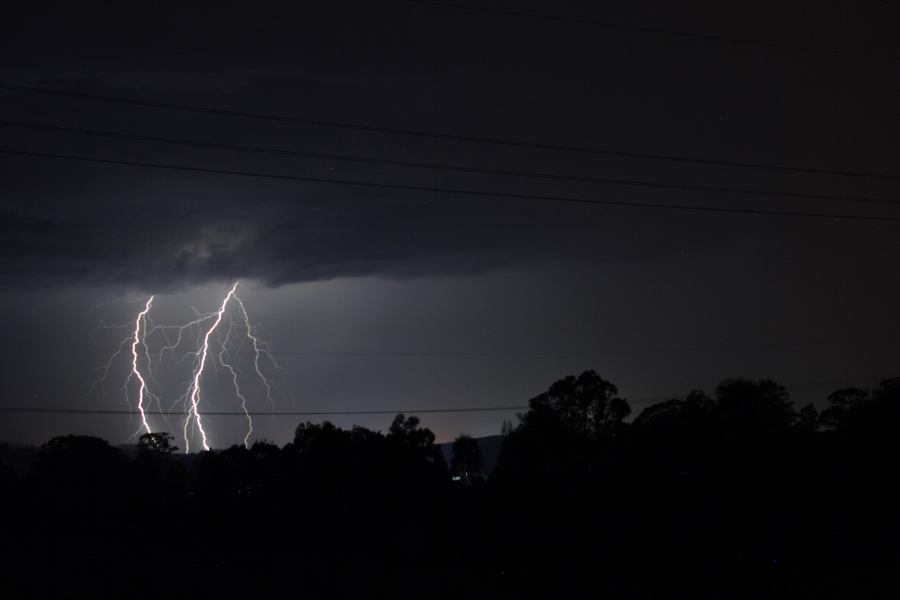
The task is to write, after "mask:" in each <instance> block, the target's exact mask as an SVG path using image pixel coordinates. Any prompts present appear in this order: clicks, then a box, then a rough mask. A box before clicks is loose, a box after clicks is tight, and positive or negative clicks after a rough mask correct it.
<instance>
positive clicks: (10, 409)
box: [0, 405, 528, 417]
mask: <svg viewBox="0 0 900 600" xmlns="http://www.w3.org/2000/svg"><path fill="white" fill-rule="evenodd" d="M525 409H528V406H527V405H512V406H470V407H466V408H419V409H415V410H409V409H407V410H403V409H398V410H325V411H310V410H302V411H268V412H266V411H250V412H247V413H245V412H243V411H204V412H203V413H202V414H203V416H204V417H207V416H215V417H246V416H247V415H248V414H249V415H250V416H251V417H267V416H276V417H298V416H327V415H396V414H399V413H403V414H409V415H415V414H426V413H467V412H501V411H508V410H525ZM0 413H20V414H61V415H134V414H137V413H135V411H133V410H126V409H104V408H62V407H29V406H0ZM144 414H147V415H153V416H167V417H177V416H188V415H190V414H193V413H189V412H186V411H173V412H164V411H160V410H145V411H144Z"/></svg>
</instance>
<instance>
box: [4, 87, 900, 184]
mask: <svg viewBox="0 0 900 600" xmlns="http://www.w3.org/2000/svg"><path fill="white" fill-rule="evenodd" d="M0 89H5V90H10V91H17V92H25V93H32V94H43V95H49V96H62V97H68V98H78V99H81V100H90V101H97V102H107V103H114V104H126V105H131V106H140V107H143V108H156V109H164V110H176V111H183V112H191V113H199V114H205V115H215V116H225V117H238V118H243V119H255V120H261V121H273V122H278V123H292V124H295V125H312V126H316V127H328V128H336V129H346V130H351V131H361V132H366V133H385V134H391V135H406V136H413V137H420V138H430V139H438V140H444V141H453V142H470V143H478V144H488V145H494V146H508V147H517V148H528V149H532V150H552V151H556V152H572V153H578V154H589V155H595V156H615V157H620V158H631V159H640V160H658V161H665V162H674V163H683V164H701V165H712V166H720V167H735V168H744V169H759V170H767V171H781V172H790V173H804V174H811V175H830V176H840V177H859V178H865V179H881V180H888V181H900V175H897V174H891V173H878V172H869V171H848V170H836V169H819V168H812V167H797V166H790V165H777V164H772V163H757V162H742V161H731V160H717V159H708V158H695V157H688V156H677V155H671V154H654V153H647V152H629V151H626V150H616V149H611V148H594V147H588V146H571V145H563V144H546V143H541V142H528V141H524V140H514V139H506V138H496V137H486V136H474V135H459V134H452V133H442V132H435V131H424V130H419V129H403V128H398V127H381V126H376V125H365V124H360V123H347V122H340V121H328V120H322V119H307V118H303V117H293V116H286V115H274V114H267V113H258V112H248V111H239V110H229V109H224V108H212V107H203V106H196V105H189V104H177V103H170V102H153V101H148V100H136V99H132V98H122V97H118V96H105V95H99V94H89V93H85V92H75V91H70V90H59V89H50V88H43V87H35V86H25V85H17V84H12V83H3V82H0Z"/></svg>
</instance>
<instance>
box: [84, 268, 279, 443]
mask: <svg viewBox="0 0 900 600" xmlns="http://www.w3.org/2000/svg"><path fill="white" fill-rule="evenodd" d="M239 283H240V282H238V281H235V282H234V283H233V284H232V285H231V287H230V288H229V289H228V293H227V294H226V295H225V297H224V298H223V299H222V302H221V304H220V305H219V308H218V310H215V311H213V312H209V313H202V312H200V311H198V310H197V309H193V313H194V317H195V318H194V320H192V321H190V322H188V323H186V324H184V325H160V324H156V323H154V321H153V319H152V318H151V317H150V312H151V309H152V308H153V302H154V299H155V297H154V296H150V297H149V298H147V299H146V301H138V302H143V309H142V310H141V311H140V312H139V313H138V314H137V316H136V317H135V318H134V320H133V321H129V322H126V323H124V324H122V325H106V324H101V326H100V327H99V328H97V330H96V331H106V330H119V329H122V330H124V329H129V330H130V331H129V335H128V336H127V337H125V338H124V339H120V341H119V343H118V345H117V347H116V351H115V352H114V353H113V355H112V356H111V357H110V358H109V360H108V361H107V363H106V364H105V365H104V366H102V367H99V368H97V369H95V370H94V373H98V375H97V376H96V378H95V379H94V381H93V382H92V384H91V389H90V390H89V392H90V391H92V390H93V389H94V388H95V387H96V386H97V385H99V384H101V383H104V382H105V381H106V380H107V377H108V375H109V374H110V370H111V368H112V367H113V364H114V363H115V361H116V359H117V357H119V356H120V355H121V356H123V358H124V355H125V354H126V353H127V352H128V350H127V349H130V352H131V358H130V361H129V363H130V364H129V371H128V376H127V378H126V379H125V382H124V383H123V384H122V386H121V388H120V389H121V391H122V392H124V394H125V400H126V401H127V402H129V403H130V398H129V390H131V389H133V384H132V381H133V380H134V381H135V382H136V383H137V388H138V389H137V413H138V414H139V416H140V426H139V428H138V430H137V431H136V432H135V433H134V434H133V435H132V437H136V436H137V435H138V434H140V433H144V432H146V433H152V428H151V425H150V422H149V418H148V417H149V415H150V412H151V411H150V409H151V408H152V407H153V406H154V404H155V406H156V407H157V408H158V411H159V414H160V415H162V418H163V421H165V423H166V425H167V426H169V427H171V425H170V424H169V419H168V418H167V412H171V411H172V410H173V409H174V408H175V407H176V406H177V405H178V404H179V403H180V404H181V405H182V406H183V407H184V411H185V413H186V417H185V419H184V423H183V429H184V449H185V452H186V453H189V452H190V442H191V438H192V437H193V438H194V440H195V441H196V436H197V435H198V434H199V437H200V439H201V441H202V447H203V450H209V449H210V446H209V436H208V435H207V431H206V428H205V427H204V423H203V415H202V413H201V411H200V403H201V400H202V399H203V397H204V394H203V388H202V385H203V377H204V375H206V376H207V377H208V376H209V373H208V372H207V371H208V363H210V362H211V363H212V364H213V367H215V371H216V373H218V371H219V365H221V366H222V368H223V369H225V370H227V371H228V373H229V375H230V376H231V384H232V386H233V387H234V393H235V395H236V396H237V399H238V400H239V401H240V405H241V410H243V413H244V416H245V418H246V423H247V428H246V433H245V435H244V438H243V443H244V446H245V447H249V444H250V438H251V436H252V435H253V431H254V428H253V425H254V424H253V419H252V418H251V414H250V410H249V405H250V402H249V400H248V398H247V396H246V395H245V390H244V389H242V388H241V384H242V381H241V380H242V379H243V377H244V374H243V373H241V372H240V368H239V367H240V362H241V360H240V356H239V355H240V354H241V349H242V348H243V345H244V343H246V342H248V341H249V344H250V346H251V347H252V352H253V359H252V365H253V372H254V373H255V375H256V377H257V378H258V379H259V381H260V383H261V387H262V388H264V391H265V395H266V399H267V400H268V401H269V403H270V404H271V406H272V407H273V408H274V406H275V402H274V400H273V394H274V388H273V384H272V382H271V381H270V380H269V379H268V378H267V377H266V375H265V373H264V370H263V365H262V362H263V360H262V359H263V357H265V358H266V359H267V362H268V364H269V367H266V368H267V369H268V368H272V369H275V370H276V371H278V372H279V373H281V374H282V375H284V374H285V371H284V370H283V369H282V368H281V366H280V365H279V364H278V363H277V362H276V360H275V357H274V356H273V355H272V353H271V351H270V349H269V347H268V345H266V344H265V342H263V341H262V340H261V339H260V338H259V337H258V335H257V333H256V329H255V327H254V325H253V324H252V323H251V321H250V316H249V314H248V312H247V308H246V306H245V305H244V302H243V300H241V298H240V297H239V296H238V295H237V288H238V284H239ZM232 299H234V302H232ZM111 302H112V301H111ZM115 302H120V301H115ZM136 303H137V302H136ZM230 304H237V309H230ZM102 306H105V304H100V305H98V307H97V308H99V307H102ZM92 310H93V309H92ZM233 310H237V311H238V312H239V314H240V319H239V320H238V318H236V316H235V317H232V314H233ZM226 319H227V321H228V322H227V329H226V328H225V327H224V326H222V322H223V321H224V320H226ZM101 323H102V322H101ZM236 327H237V328H238V329H239V330H240V331H241V333H242V334H243V333H246V335H245V336H244V335H241V336H240V337H241V339H240V341H237V340H236V337H237V336H236V335H235V329H236ZM217 331H218V334H217ZM223 331H224V333H223ZM92 335H93V333H92ZM195 344H196V345H195ZM216 344H219V346H218V353H215V352H213V350H212V348H211V347H212V346H214V345H216ZM191 345H193V346H194V348H196V349H195V350H186V351H184V352H183V353H182V351H181V350H180V348H182V347H183V346H191ZM157 348H158V350H157ZM167 357H171V358H172V359H173V360H174V363H175V364H182V362H183V361H185V360H186V359H187V358H188V357H191V358H192V361H191V362H192V363H193V366H192V371H191V376H190V383H189V384H188V386H187V389H186V390H184V393H183V394H182V395H181V396H180V397H179V398H178V399H176V400H175V401H174V402H173V403H172V406H171V407H169V409H168V411H166V410H164V409H163V407H162V399H161V398H160V397H159V396H158V395H156V394H155V393H153V390H152V386H153V385H160V384H159V380H158V379H157V378H156V371H157V370H158V369H159V368H160V367H161V365H162V363H163V361H164V360H165V359H166V358H167ZM192 426H193V432H192Z"/></svg>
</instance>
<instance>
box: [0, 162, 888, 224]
mask: <svg viewBox="0 0 900 600" xmlns="http://www.w3.org/2000/svg"><path fill="white" fill-rule="evenodd" d="M0 154H7V155H12V156H27V157H31V158H50V159H59V160H69V161H77V162H87V163H95V164H104V165H116V166H123V167H137V168H146V169H160V170H170V171H180V172H190V173H204V174H208V175H228V176H238V177H252V178H258V179H272V180H279V181H302V182H307V183H321V184H329V185H342V186H348V187H362V188H374V189H385V190H402V191H409V192H429V193H439V194H453V195H460V196H480V197H486V198H503V199H517V200H535V201H540V202H559V203H568V204H586V205H597V206H620V207H630V208H647V209H664V210H681V211H693V212H712V213H723V214H739V215H769V216H780V217H800V218H813V219H833V220H848V221H881V222H898V221H900V217H888V216H876V215H861V214H843V213H821V212H808V211H779V210H766V209H757V208H727V207H719V206H704V205H691V204H666V203H661V202H625V201H622V200H597V199H589V198H577V197H572V196H553V195H542V194H520V193H513V192H492V191H487V190H472V189H464V188H445V187H435V186H425V185H403V184H397V183H379V182H374V181H352V180H347V179H329V178H325V177H306V176H301V175H281V174H274V173H260V172H257V171H243V170H236V169H214V168H207V167H191V166H187V165H177V164H170V163H155V162H143V161H135V160H117V159H111V158H93V157H87V156H76V155H72V154H55V153H49V152H31V151H26V150H12V149H8V148H0ZM609 183H611V184H614V185H629V186H635V187H644V188H656V189H659V188H663V189H671V190H685V191H704V192H726V193H736V194H742V193H745V192H744V191H743V190H737V189H731V188H721V187H716V188H714V187H703V186H685V185H679V184H659V183H653V182H647V181H637V180H635V181H629V182H628V183H625V182H619V181H610V182H609ZM759 195H763V194H759Z"/></svg>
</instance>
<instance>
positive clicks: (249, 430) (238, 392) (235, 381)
mask: <svg viewBox="0 0 900 600" xmlns="http://www.w3.org/2000/svg"><path fill="white" fill-rule="evenodd" d="M235 299H237V296H235ZM238 302H240V300H238ZM233 328H234V322H231V323H230V324H229V326H228V331H227V332H226V333H225V339H224V340H223V341H222V350H221V351H220V352H219V363H221V365H222V366H223V367H224V368H226V369H228V372H229V373H231V382H232V384H233V385H234V393H235V394H236V395H237V397H238V399H239V400H240V401H241V409H242V410H243V411H244V416H245V417H246V418H247V434H246V435H245V436H244V447H245V448H249V447H250V436H251V435H252V434H253V419H252V418H251V417H250V412H249V411H248V410H247V398H245V397H244V394H242V393H241V387H240V385H239V384H238V376H237V371H235V370H234V367H233V366H231V364H230V363H228V362H226V361H225V353H226V351H227V349H228V340H229V339H230V338H231V330H232V329H233Z"/></svg>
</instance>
